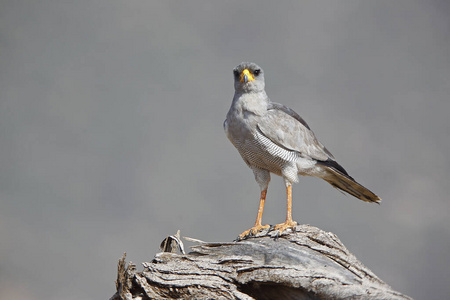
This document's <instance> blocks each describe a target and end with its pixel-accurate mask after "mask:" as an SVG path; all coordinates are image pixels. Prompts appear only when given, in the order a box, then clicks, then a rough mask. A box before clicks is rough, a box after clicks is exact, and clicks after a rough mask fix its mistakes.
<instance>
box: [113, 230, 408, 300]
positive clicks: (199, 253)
mask: <svg viewBox="0 0 450 300" xmlns="http://www.w3.org/2000/svg"><path fill="white" fill-rule="evenodd" d="M277 234H278V232H277V231H272V230H271V229H269V230H265V231H263V232H260V233H258V234H257V235H256V236H255V237H251V238H247V239H244V240H240V241H235V242H223V243H206V242H201V241H198V245H196V246H194V247H192V248H191V249H192V252H190V253H189V254H177V253H173V252H174V249H175V247H174V246H173V245H174V244H170V245H171V246H172V247H168V246H170V245H168V240H167V239H166V240H165V241H163V243H165V244H164V245H162V246H164V248H166V249H170V250H166V251H169V252H161V253H158V254H156V256H155V258H154V259H153V261H152V262H146V263H143V266H144V270H143V271H142V272H137V271H136V266H135V265H134V264H132V263H131V262H130V263H129V264H128V265H126V263H125V254H124V256H123V257H122V258H121V259H120V260H119V264H118V275H117V281H116V287H117V292H116V294H114V295H113V296H112V297H111V299H110V300H119V299H120V300H125V299H126V300H131V299H142V300H145V299H411V298H410V297H408V296H405V295H403V294H401V293H399V292H396V291H394V290H393V289H392V288H391V287H390V286H388V285H387V284H386V283H384V282H383V281H382V280H381V279H379V278H378V277H377V276H376V275H375V274H374V273H373V272H372V271H370V270H369V269H368V268H367V267H365V266H364V265H363V264H362V263H361V262H359V261H358V260H357V259H356V257H355V256H354V255H353V254H351V253H350V252H349V251H348V250H347V248H346V247H345V246H344V245H343V244H342V242H341V241H340V240H339V239H338V238H337V236H336V235H335V234H333V233H331V232H325V231H323V230H320V229H319V228H316V227H313V226H310V225H299V226H297V227H296V228H295V230H294V231H290V232H283V234H282V235H281V236H278V235H277ZM170 238H171V241H172V242H177V243H181V241H180V240H179V236H171V237H170ZM181 246H182V243H181ZM175 251H176V250H175Z"/></svg>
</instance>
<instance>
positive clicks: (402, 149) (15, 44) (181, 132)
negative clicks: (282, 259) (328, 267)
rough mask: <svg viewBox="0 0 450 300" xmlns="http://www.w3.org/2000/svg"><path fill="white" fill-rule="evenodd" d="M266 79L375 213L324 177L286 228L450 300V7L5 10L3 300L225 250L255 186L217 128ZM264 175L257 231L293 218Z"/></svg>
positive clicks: (279, 185)
mask: <svg viewBox="0 0 450 300" xmlns="http://www.w3.org/2000/svg"><path fill="white" fill-rule="evenodd" d="M242 61H253V62H256V63H258V64H259V65H260V66H261V67H263V68H264V70H265V77H266V90H267V93H268V94H269V97H271V98H272V100H273V101H276V102H281V103H283V104H285V105H288V106H289V107H291V108H293V109H294V110H295V111H297V112H298V113H299V114H300V115H301V116H303V117H304V119H305V120H306V121H307V122H308V123H309V125H310V126H311V128H312V129H313V130H314V132H315V133H316V135H317V136H318V138H319V139H320V140H321V142H322V143H323V144H325V145H326V146H327V148H328V149H329V150H330V151H331V152H332V153H333V154H334V155H335V157H336V158H337V160H338V161H339V162H340V163H341V164H342V165H343V166H344V167H345V168H346V169H347V171H349V173H350V174H351V175H352V176H353V177H355V178H356V179H357V180H358V181H359V182H361V183H362V184H363V185H365V186H367V187H368V188H370V189H372V190H373V191H374V192H376V193H377V194H378V195H380V196H381V197H382V198H383V202H382V204H381V205H380V206H378V205H371V204H367V203H364V202H362V201H359V200H357V199H354V198H352V197H351V196H345V195H343V194H341V193H339V192H338V191H336V190H335V189H333V188H332V187H331V186H330V185H329V184H327V183H326V182H324V181H321V180H319V179H316V178H304V177H303V178H301V181H300V183H299V184H297V185H295V186H294V201H293V203H294V204H293V216H294V219H295V220H297V221H298V222H299V223H307V224H311V225H314V226H317V227H320V228H322V229H324V230H326V231H332V232H334V233H336V234H337V235H338V236H339V237H340V239H341V240H342V241H343V242H344V244H345V245H346V246H347V247H348V248H349V249H350V251H351V252H353V253H354V254H355V255H356V256H357V257H358V258H359V259H360V260H361V261H362V262H363V263H364V264H366V265H367V266H368V267H369V268H370V269H372V270H373V271H374V272H375V274H377V275H378V276H380V277H381V278H382V279H383V280H385V281H386V282H387V283H388V284H390V285H391V286H392V287H393V288H394V289H397V290H398V291H400V292H403V293H406V294H408V295H410V296H412V297H415V298H417V299H444V298H446V297H447V296H448V295H449V294H450V285H449V269H450V261H449V258H448V254H449V251H450V218H449V211H450V203H449V201H448V190H449V186H450V184H449V177H450V160H449V159H448V154H449V146H450V138H449V132H450V121H449V118H448V115H449V113H450V99H449V95H450V2H448V1H446V0H442V1H411V0H405V1H388V0H385V1H291V2H283V3H280V2H277V3H275V1H221V2H219V1H216V2H209V1H204V2H199V1H196V2H193V1H189V2H187V1H160V2H157V1H147V0H139V1H135V0H128V1H117V0H100V1H87V0H79V1H61V0H58V1H56V0H41V1H32V0H3V1H0V201H1V202H0V299H15V300H29V299H31V300H33V299H67V300H72V299H108V298H109V297H110V296H112V295H113V293H114V292H115V286H114V280H115V278H116V263H117V260H118V259H119V258H120V257H121V255H122V253H123V252H127V253H128V257H127V260H132V261H133V262H135V263H137V264H138V269H139V270H142V267H141V266H140V263H141V262H143V261H149V260H151V259H152V258H153V256H154V255H155V254H156V253H157V252H158V251H159V249H158V246H159V243H160V242H161V241H162V239H163V238H165V237H166V236H167V235H170V234H174V233H175V232H176V230H177V229H181V234H182V235H183V236H190V237H195V238H199V239H202V240H206V241H231V240H233V239H234V238H235V237H236V236H237V235H238V234H239V233H241V232H242V231H244V230H246V229H248V228H249V227H250V226H251V225H253V223H254V219H255V217H256V212H257V206H258V201H259V187H258V185H257V184H256V182H255V181H254V179H253V174H252V172H251V170H250V169H248V168H247V166H246V165H245V163H244V162H243V161H242V159H241V158H240V156H239V154H238V152H237V151H236V150H235V149H234V147H233V146H232V145H231V143H230V142H229V141H228V140H227V138H226V137H225V135H224V133H223V129H222V122H223V120H224V118H225V115H226V113H227V111H228V108H229V106H230V104H231V99H232V96H233V92H234V89H233V76H232V69H233V68H234V67H235V66H236V65H237V64H239V63H240V62H242ZM285 209H286V208H285V190H284V185H283V182H282V180H281V179H280V178H278V177H276V176H275V177H273V180H272V183H271V186H270V188H269V193H268V200H267V205H266V210H265V214H264V217H263V222H264V223H269V224H276V223H280V222H282V221H284V218H285Z"/></svg>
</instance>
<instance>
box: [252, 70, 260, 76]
mask: <svg viewBox="0 0 450 300" xmlns="http://www.w3.org/2000/svg"><path fill="white" fill-rule="evenodd" d="M259 73H261V70H260V69H258V70H255V71H253V74H255V76H258V75H259Z"/></svg>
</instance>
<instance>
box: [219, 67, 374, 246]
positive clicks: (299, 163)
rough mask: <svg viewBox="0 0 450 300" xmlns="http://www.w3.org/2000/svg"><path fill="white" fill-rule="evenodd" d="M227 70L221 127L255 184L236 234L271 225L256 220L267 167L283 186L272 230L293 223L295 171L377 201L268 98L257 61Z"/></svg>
mask: <svg viewBox="0 0 450 300" xmlns="http://www.w3.org/2000/svg"><path fill="white" fill-rule="evenodd" d="M233 76H234V89H235V93H234V97H233V101H232V103H231V107H230V109H229V111H228V113H227V115H226V119H225V121H224V124H223V126H224V131H225V134H226V136H227V137H228V139H229V140H230V141H231V143H232V144H233V145H234V146H235V147H236V149H237V150H238V152H239V153H240V155H241V156H242V158H243V160H244V162H245V163H246V164H247V166H248V167H250V169H251V170H252V171H253V174H254V176H255V180H256V182H257V183H258V184H259V187H260V190H261V196H260V201H259V208H258V213H257V217H256V222H255V225H254V226H253V227H251V228H250V229H248V230H246V231H244V232H243V233H241V234H240V235H239V239H243V238H245V237H248V236H251V235H256V234H257V233H258V232H260V231H262V230H264V229H270V228H271V226H270V225H262V215H263V211H264V204H265V201H266V195H267V188H268V186H269V182H270V176H271V175H270V174H271V173H272V174H275V175H278V176H281V177H282V178H283V180H284V184H285V186H286V196H287V213H286V220H285V222H284V223H281V224H277V225H275V227H274V228H273V229H274V230H279V232H278V234H281V233H282V232H284V231H285V230H287V229H289V228H291V229H294V228H295V226H296V225H297V222H295V221H294V220H293V219H292V184H293V183H297V182H298V181H299V176H298V175H303V176H313V177H318V178H322V179H323V180H325V181H327V182H328V183H329V184H331V185H332V186H333V187H335V188H336V189H338V190H340V191H343V192H345V193H348V194H350V195H352V196H354V197H356V198H358V199H360V200H362V201H366V202H372V203H380V201H381V198H380V197H378V196H377V195H375V194H374V193H373V192H371V191H370V190H369V189H367V188H365V187H364V186H362V185H361V184H359V183H358V182H356V180H355V179H353V178H352V177H351V176H350V175H349V174H348V173H347V171H346V170H345V169H344V168H343V167H342V166H341V165H340V164H338V163H337V162H336V159H335V158H334V156H333V155H332V154H331V152H330V151H328V149H327V148H325V146H323V145H322V143H320V142H319V141H318V140H317V138H316V136H315V134H314V133H313V131H312V130H311V128H310V127H309V126H308V124H307V123H306V122H305V120H303V118H302V117H300V115H299V114H297V113H296V112H295V111H294V110H292V109H291V108H289V107H286V106H284V105H282V104H279V103H276V102H272V101H271V100H270V99H269V97H268V96H267V94H266V91H265V80H264V71H263V69H262V68H261V67H259V66H258V65H257V64H255V63H250V62H243V63H241V64H239V65H238V66H236V67H235V68H234V69H233Z"/></svg>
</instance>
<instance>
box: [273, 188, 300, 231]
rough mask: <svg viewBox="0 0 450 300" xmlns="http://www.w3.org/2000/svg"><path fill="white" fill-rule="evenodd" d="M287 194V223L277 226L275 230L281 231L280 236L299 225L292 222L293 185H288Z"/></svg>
mask: <svg viewBox="0 0 450 300" xmlns="http://www.w3.org/2000/svg"><path fill="white" fill-rule="evenodd" d="M286 194H287V214H286V221H285V222H284V223H281V224H278V225H275V230H279V233H280V234H281V233H282V232H283V231H285V230H286V229H288V228H292V229H294V227H295V226H296V225H297V222H295V221H293V220H292V185H290V184H288V185H287V186H286Z"/></svg>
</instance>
